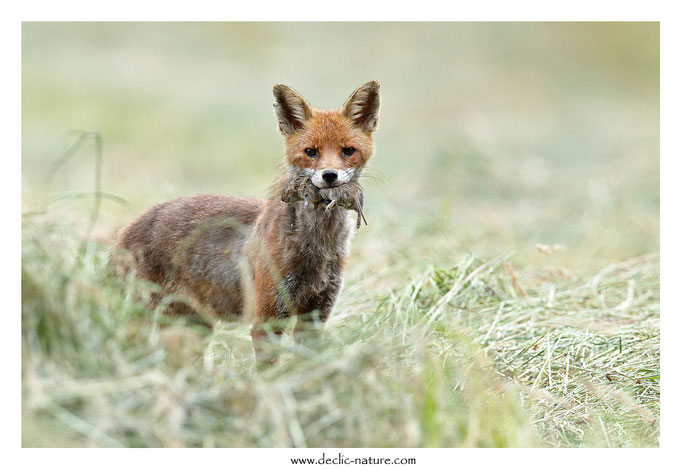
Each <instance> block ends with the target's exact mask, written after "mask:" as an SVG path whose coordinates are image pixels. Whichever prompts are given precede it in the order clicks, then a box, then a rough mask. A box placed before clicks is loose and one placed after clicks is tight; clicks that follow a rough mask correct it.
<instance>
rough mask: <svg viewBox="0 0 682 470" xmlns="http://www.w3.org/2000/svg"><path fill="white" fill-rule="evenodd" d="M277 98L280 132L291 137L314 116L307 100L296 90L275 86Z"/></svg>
mask: <svg viewBox="0 0 682 470" xmlns="http://www.w3.org/2000/svg"><path fill="white" fill-rule="evenodd" d="M272 94H273V95H274V96H275V104H274V107H275V114H276V115H277V122H278V124H279V131H280V132H281V133H282V134H283V135H291V134H294V133H295V132H296V131H299V130H301V129H302V128H303V123H304V122H305V121H306V120H307V119H309V118H310V117H311V116H312V115H313V111H312V109H311V108H310V105H309V104H308V103H307V102H306V100H305V99H304V98H303V97H302V96H301V95H299V94H298V93H297V92H296V90H294V89H293V88H291V87H288V86H286V85H281V84H280V85H275V86H274V87H273V88H272Z"/></svg>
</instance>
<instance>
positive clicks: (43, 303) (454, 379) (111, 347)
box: [22, 224, 660, 447]
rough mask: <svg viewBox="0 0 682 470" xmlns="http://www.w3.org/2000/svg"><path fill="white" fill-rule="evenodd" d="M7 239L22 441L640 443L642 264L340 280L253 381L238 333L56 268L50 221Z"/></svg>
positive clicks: (645, 271)
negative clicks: (14, 274) (324, 310)
mask: <svg viewBox="0 0 682 470" xmlns="http://www.w3.org/2000/svg"><path fill="white" fill-rule="evenodd" d="M25 234H26V238H25V240H24V247H23V249H24V263H23V267H22V296H23V316H22V333H23V334H22V338H23V343H22V356H23V375H24V390H23V392H24V406H23V419H24V430H23V432H24V435H23V443H24V445H25V446H64V445H77V446H90V445H95V446H238V447H244V446H266V447H271V446H315V447H320V446H322V447H385V446H398V447H402V446H437V447H451V446H538V445H550V446H557V445H558V446H602V445H606V446H656V445H657V442H658V416H659V407H658V400H659V373H660V372H659V352H658V351H659V335H658V315H659V311H658V285H659V281H658V274H659V270H658V258H657V257H656V256H653V255H649V256H641V257H639V258H635V259H632V260H629V261H626V262H623V263H620V264H616V265H612V266H609V267H607V268H606V269H604V270H602V271H601V272H599V273H598V274H596V275H594V276H592V277H589V278H582V279H574V278H570V277H569V278H567V277H566V274H565V273H564V272H562V271H560V270H553V269H543V270H527V271H521V272H518V273H515V272H514V271H513V268H511V264H510V261H509V260H507V259H505V258H497V259H491V260H481V259H479V258H477V257H475V256H473V255H468V256H465V257H463V259H462V260H461V261H460V262H459V263H458V264H456V265H455V266H449V267H433V268H430V269H428V270H426V271H424V272H423V273H421V274H420V275H418V276H417V277H415V278H414V279H412V280H409V281H408V282H406V284H405V286H404V287H402V288H401V289H399V290H393V289H390V290H385V291H375V292H363V289H362V287H361V286H354V285H349V286H348V288H347V291H346V294H345V296H346V298H349V299H352V300H353V302H346V303H345V305H344V303H342V305H341V308H339V309H337V312H336V316H335V318H334V319H333V320H332V321H331V323H330V324H329V325H328V327H327V328H326V329H325V332H324V335H323V338H322V341H321V343H320V344H318V345H314V346H312V347H310V346H305V347H304V346H301V345H296V344H295V343H293V342H292V341H291V339H290V338H286V339H285V341H284V345H283V348H284V351H285V353H284V355H283V357H282V360H281V363H280V364H278V365H277V366H275V367H273V368H272V369H270V370H267V371H265V372H262V373H257V372H256V371H255V369H254V361H253V357H252V351H251V342H250V338H249V336H248V328H247V327H246V326H245V325H241V324H232V323H227V324H220V325H218V327H217V328H216V329H215V331H214V332H211V333H209V332H207V331H206V330H203V329H201V328H199V327H191V326H188V325H187V324H186V323H185V321H184V319H179V320H178V319H170V318H166V317H162V316H159V315H158V313H157V314H156V315H152V313H151V312H148V311H145V309H144V306H143V305H142V304H141V303H140V302H139V301H135V300H134V299H136V298H139V297H141V298H144V293H145V289H146V287H145V286H141V285H138V283H137V282H134V281H133V280H129V282H127V283H125V284H123V283H120V282H118V281H117V280H115V279H112V278H111V276H109V274H108V272H107V269H106V260H107V250H106V249H105V248H104V247H99V246H96V245H89V246H88V249H87V250H86V252H85V253H86V254H85V257H84V261H83V262H82V263H80V265H77V266H75V270H74V265H73V264H74V263H73V260H74V259H75V258H76V251H77V249H78V246H79V244H78V243H77V240H74V239H73V238H72V234H70V233H69V232H68V231H66V230H65V229H64V228H60V227H58V226H42V225H37V226H33V225H32V224H31V226H27V227H25ZM353 303H356V305H353ZM358 304H362V305H363V307H359V306H358Z"/></svg>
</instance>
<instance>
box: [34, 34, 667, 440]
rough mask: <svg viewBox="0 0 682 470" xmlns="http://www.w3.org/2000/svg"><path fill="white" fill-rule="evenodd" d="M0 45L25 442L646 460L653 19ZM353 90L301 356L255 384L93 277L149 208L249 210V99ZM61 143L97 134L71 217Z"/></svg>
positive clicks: (204, 341) (653, 335) (254, 140)
mask: <svg viewBox="0 0 682 470" xmlns="http://www.w3.org/2000/svg"><path fill="white" fill-rule="evenodd" d="M311 37H315V38H316V40H314V41H311V40H310V38H311ZM22 40H23V62H22V80H23V97H22V119H23V123H22V126H23V136H22V139H23V149H22V152H23V155H22V170H23V171H22V198H23V206H24V207H23V211H24V213H25V216H24V218H23V226H22V235H23V240H22V398H23V400H22V416H23V419H22V440H23V445H24V446H143V447H144V446H328V447H355V446H357V447H387V446H388V447H391V446H399V447H402V446H408V447H409V446H444V447H449V446H566V447H580V446H583V447H587V446H613V447H624V446H627V447H644V446H647V447H648V446H658V434H659V424H658V422H659V417H660V409H659V377H660V365H659V364H660V359H659V354H660V352H659V351H660V345H659V338H660V336H659V335H660V332H659V313H660V312H659V280H660V279H659V278H660V273H659V259H658V252H659V239H658V237H659V159H658V132H659V123H658V96H659V93H658V26H657V25H656V24H646V23H639V24H625V23H609V24H598V23H591V24H571V23H552V24H520V23H505V24H489V23H480V24H475V23H468V24H446V23H439V24H391V23H385V24H286V23H278V24H259V23H252V24H172V25H171V24H107V23H103V24H97V25H88V24H68V23H66V24H49V23H41V24H38V23H35V24H32V23H26V24H25V25H24V26H23V38H22ZM310 64H315V67H312V68H311V66H310ZM339 67H342V68H343V70H344V71H345V72H346V73H344V74H341V75H340V74H339V72H338V71H339ZM372 78H376V79H379V80H380V81H381V83H382V98H383V103H382V111H381V123H380V129H379V131H378V132H377V133H376V143H377V155H376V156H375V157H374V158H373V160H372V161H371V162H370V168H369V169H368V174H369V175H370V177H368V178H366V179H364V180H363V185H364V188H365V195H366V208H365V209H366V211H365V212H366V216H367V218H368V222H369V225H368V226H367V227H365V226H363V227H362V228H361V229H360V230H359V231H358V233H357V234H356V236H355V238H354V240H353V244H352V246H353V247H352V253H351V258H350V260H349V263H348V268H347V271H346V275H345V287H344V290H343V292H342V295H341V297H340V299H339V301H338V303H337V305H336V307H335V309H334V312H333V314H332V317H331V319H330V321H329V323H328V324H327V326H326V328H325V331H324V333H323V337H322V340H321V342H320V343H319V344H317V345H315V346H309V347H304V346H299V345H296V344H295V343H294V342H293V341H292V339H291V337H290V336H289V335H285V337H284V341H283V346H282V347H283V349H284V352H283V355H282V360H281V362H280V363H279V364H278V365H277V366H275V367H273V368H271V369H269V370H267V371H264V372H261V373H258V372H256V371H255V367H254V361H253V352H252V347H251V341H250V337H249V335H248V326H247V325H243V324H240V323H224V324H223V323H221V324H219V325H218V326H217V327H216V329H215V330H214V331H212V332H209V331H207V330H205V329H202V328H200V327H198V326H193V325H190V324H188V323H187V322H186V321H185V319H182V318H180V319H178V318H175V319H171V318H167V317H165V316H163V315H160V314H159V312H149V311H147V310H145V308H144V306H143V305H144V302H143V300H144V297H145V295H147V294H148V290H149V289H150V286H146V285H142V284H141V283H138V282H135V281H133V280H128V281H126V282H123V281H120V280H117V279H115V278H112V277H111V276H109V275H108V272H107V270H106V260H107V256H108V250H109V248H110V246H111V243H112V240H113V236H114V233H115V231H116V230H117V229H118V228H120V227H121V226H122V225H123V224H125V223H127V222H128V221H130V220H131V219H132V218H133V217H134V216H135V215H137V214H138V213H140V212H141V211H142V210H144V209H146V208H147V207H149V206H150V205H151V204H152V203H154V202H159V201H162V200H166V199H170V198H172V197H177V196H180V195H186V194H192V193H197V192H222V193H232V194H240V195H252V196H261V195H264V194H265V192H266V188H267V186H268V184H269V183H270V182H271V181H272V179H273V178H274V177H275V172H276V165H277V163H278V162H279V158H280V157H279V155H280V148H279V147H280V142H279V138H278V135H277V134H276V131H275V123H274V116H273V115H272V111H271V96H270V88H271V86H272V84H273V83H276V82H285V83H289V84H291V85H293V86H294V87H295V88H297V89H298V90H299V91H300V92H301V93H302V94H303V95H304V96H306V97H307V98H309V100H310V101H311V102H312V104H313V105H319V106H334V105H338V104H340V103H341V102H342V101H343V99H344V98H345V97H346V96H347V95H348V94H349V93H350V91H351V90H352V89H353V88H354V87H355V86H356V85H358V84H359V83H361V82H362V81H364V80H367V79H372ZM70 129H84V130H86V131H96V132H99V133H100V134H101V135H102V137H103V143H104V152H103V161H102V165H103V166H102V168H101V170H102V171H101V179H100V180H99V182H100V184H101V189H102V190H103V191H104V192H105V193H106V195H107V196H106V197H104V198H103V199H101V201H100V206H99V208H98V211H97V215H98V218H97V223H96V224H95V225H94V227H90V225H89V221H90V217H91V214H92V212H91V211H92V204H93V199H92V191H93V189H94V188H95V185H94V181H95V179H94V178H93V175H94V174H95V168H94V166H93V162H94V160H95V159H94V158H93V155H95V151H94V150H93V147H92V145H91V141H88V142H86V144H85V145H84V146H83V147H82V148H81V149H80V150H79V151H78V152H77V153H76V154H75V155H74V156H73V158H72V159H70V160H69V161H68V162H67V163H66V164H65V165H63V166H62V167H61V168H59V170H58V171H56V172H54V174H52V173H53V171H54V166H53V165H54V162H55V161H56V160H57V159H58V158H59V157H60V156H61V155H63V153H64V149H65V148H66V147H68V146H69V145H70V144H72V143H73V137H71V138H70V139H71V140H68V139H67V141H66V142H65V135H69V134H68V133H67V131H68V130H70ZM50 175H51V176H52V180H51V184H50V186H49V187H47V185H46V183H45V181H46V178H47V177H48V176H50ZM45 198H47V199H48V200H49V201H50V204H49V205H48V207H47V209H48V211H47V212H46V213H40V212H39V210H40V209H42V208H44V206H43V204H44V201H45ZM122 203H123V204H122ZM538 244H542V245H549V246H553V245H560V248H561V249H557V250H554V251H553V252H552V253H550V254H545V253H542V250H539V249H538V248H536V245H538Z"/></svg>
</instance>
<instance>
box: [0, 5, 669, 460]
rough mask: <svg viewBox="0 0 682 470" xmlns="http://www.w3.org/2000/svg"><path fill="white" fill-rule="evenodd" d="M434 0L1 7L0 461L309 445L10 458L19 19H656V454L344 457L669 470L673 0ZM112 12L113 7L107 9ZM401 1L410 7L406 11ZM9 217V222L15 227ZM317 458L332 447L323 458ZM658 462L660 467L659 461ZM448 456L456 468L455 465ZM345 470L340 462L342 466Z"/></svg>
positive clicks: (476, 452) (259, 453) (231, 452)
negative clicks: (659, 368)
mask: <svg viewBox="0 0 682 470" xmlns="http://www.w3.org/2000/svg"><path fill="white" fill-rule="evenodd" d="M440 3H441V2H436V1H432V0H422V1H420V2H419V4H418V5H417V6H414V7H413V8H411V9H409V10H408V9H406V8H404V7H401V6H399V5H398V4H397V2H391V3H389V2H384V3H380V2H372V3H370V2H369V1H367V0H365V1H359V0H347V1H345V2H336V3H331V4H330V6H327V7H322V6H321V2H319V1H298V2H294V1H287V2H281V1H280V2H277V3H275V2H268V3H266V4H265V5H263V4H262V3H258V2H254V1H251V2H244V3H240V4H236V3H233V2H223V3H222V4H220V5H219V4H217V2H213V1H204V0H200V1H197V0H195V1H193V2H191V3H188V2H178V1H168V2H156V3H152V2H147V3H144V2H142V1H140V0H137V1H130V0H122V1H118V2H116V3H115V4H114V3H111V2H106V3H104V2H93V1H91V0H90V1H83V0H81V1H59V2H48V1H35V0H34V1H25V2H22V4H21V5H20V6H16V7H13V8H14V10H11V9H9V11H8V8H7V7H4V8H3V10H5V11H4V12H3V15H2V16H3V20H2V27H1V28H0V34H2V39H3V40H2V47H3V55H2V57H3V58H4V61H3V64H4V72H5V73H3V74H2V81H3V86H2V87H0V90H1V91H0V92H1V93H2V98H3V99H2V103H3V105H2V107H1V109H2V113H3V118H4V119H3V126H2V129H3V130H4V131H6V132H3V135H4V137H5V138H4V141H5V143H6V146H5V148H4V151H5V152H4V153H5V155H4V158H5V161H6V162H7V164H8V165H9V168H7V167H6V170H5V171H4V172H3V184H2V189H3V192H4V194H3V200H4V201H6V204H7V206H6V207H5V208H4V209H5V214H9V217H8V218H9V220H10V222H9V223H8V224H7V225H6V226H5V227H4V228H3V230H2V231H0V233H2V245H1V246H2V247H3V248H4V251H5V253H4V256H3V258H2V260H3V263H2V264H3V269H2V283H0V285H2V286H3V290H4V292H3V293H4V294H5V296H4V297H3V298H4V299H9V300H10V303H9V305H8V307H9V308H6V309H5V312H4V313H5V316H4V319H3V320H4V322H6V325H5V327H4V328H3V332H4V337H3V341H2V342H0V344H2V348H3V350H2V351H3V353H4V354H3V357H4V358H5V364H4V365H5V367H4V368H3V372H4V375H5V377H9V378H10V379H11V380H10V382H9V384H8V385H7V386H5V387H3V389H2V398H3V399H2V403H3V409H2V416H3V417H5V423H3V426H2V440H1V441H0V442H2V444H3V447H4V448H7V449H12V452H10V453H6V454H5V455H4V459H3V460H4V461H5V462H6V463H10V465H11V462H16V463H15V465H17V466H18V465H21V467H22V468H32V467H34V466H36V467H37V466H41V467H49V468H54V469H59V468H68V469H69V470H72V469H77V468H86V466H87V467H88V468H91V467H92V466H93V465H96V466H98V467H102V466H103V467H105V468H109V467H114V466H116V467H120V466H121V465H122V464H123V465H125V464H132V465H134V467H135V468H137V467H143V466H144V467H148V466H153V467H157V466H163V467H164V468H187V467H196V466H198V465H202V464H205V465H207V466H212V467H215V466H217V467H218V468H221V467H225V468H235V467H240V466H249V467H253V466H254V465H272V466H273V468H281V467H283V466H288V464H287V459H288V458H289V457H293V456H310V457H319V456H320V455H321V453H322V450H321V449H311V450H292V449H271V450H262V449H224V450H198V449H197V450H146V451H141V450H111V449H101V450H50V449H43V450H34V449H23V450H20V449H19V447H20V445H21V442H20V432H19V428H20V423H21V417H20V409H21V405H20V396H21V394H20V387H21V385H20V377H21V376H20V369H21V363H20V354H21V350H20V335H19V333H18V332H19V329H20V315H19V312H20V302H21V300H20V279H19V263H20V237H21V234H20V223H19V220H20V211H21V210H20V204H21V202H20V201H21V199H20V177H19V176H18V175H19V174H20V170H21V161H20V155H21V124H20V123H21V121H20V119H17V117H18V116H20V113H21V102H20V97H21V79H20V76H19V73H18V71H19V70H20V69H21V52H20V40H21V39H20V38H21V25H20V22H21V21H74V20H75V21H93V20H94V21H102V20H107V21H113V20H128V21H130V20H135V21H137V20H146V21H164V20H165V21H218V20H222V21H237V20H250V21H253V20H258V21H273V20H277V21H300V20H304V21H316V20H325V21H344V20H355V21H358V20H362V21H373V20H391V21H399V20H402V21H430V20H438V21H521V20H523V21H567V20H571V21H660V20H662V24H661V64H662V67H661V69H662V79H661V97H662V99H661V101H662V103H661V136H662V140H661V177H662V182H661V215H662V217H661V248H662V250H661V253H662V256H661V260H662V262H661V265H662V266H661V269H662V271H661V273H662V274H661V276H662V295H663V298H662V312H663V313H662V316H663V319H662V325H663V327H662V335H663V370H664V372H663V376H664V379H663V380H662V384H663V389H664V392H663V394H662V403H663V410H664V412H663V419H662V435H661V443H662V449H626V450H619V451H602V450H587V449H583V450H580V449H577V450H576V449H566V450H552V449H538V450H531V451H529V450H522V449H516V450H484V449H472V450H464V449H454V450H452V449H443V450H439V449H431V450H430V449H405V450H400V449H354V450H350V449H349V450H347V451H346V452H347V453H348V455H353V456H370V455H373V456H380V455H389V456H398V455H404V456H415V457H417V459H418V465H416V466H409V467H408V468H454V467H465V466H472V467H473V466H475V467H480V466H481V464H483V465H484V466H485V467H493V466H494V467H498V468H504V469H505V470H506V469H510V468H523V469H528V468H530V467H537V466H547V467H551V468H559V469H561V468H573V467H574V466H575V464H576V463H578V462H581V463H585V464H586V465H588V466H589V467H590V468H595V467H604V468H606V467H619V468H642V467H646V468H652V467H656V466H658V467H659V468H669V467H670V466H669V465H663V463H664V462H674V461H675V460H674V457H675V456H676V455H675V454H673V452H674V449H675V445H676V434H677V433H676V432H675V431H676V430H677V427H678V425H677V423H678V422H679V421H678V419H679V418H680V417H681V416H680V412H679V411H680V406H679V404H678V403H679V402H678V400H677V395H678V394H677V393H674V392H673V391H676V390H680V384H679V378H678V374H677V370H678V369H679V361H677V360H676V359H678V357H675V356H678V355H679V353H677V348H676V347H675V346H676V344H675V338H676V335H675V333H676V332H677V331H680V328H679V327H680V314H681V309H680V301H679V298H678V297H677V296H674V293H675V291H676V290H677V289H676V288H679V287H677V282H678V279H677V277H676V276H675V274H676V272H678V271H679V269H680V268H679V266H680V265H681V264H680V261H681V257H680V250H681V248H680V240H682V237H681V236H680V235H682V234H681V233H680V225H679V224H680V222H679V220H680V217H679V211H680V209H679V207H678V204H677V201H682V198H680V194H679V187H680V184H679V182H678V180H679V175H680V172H679V169H680V163H679V162H680V158H682V153H681V152H680V146H679V143H678V142H679V140H678V139H676V138H675V137H676V135H677V134H678V133H679V128H680V123H679V121H678V119H676V117H677V115H678V114H679V112H680V111H679V110H680V108H681V106H680V105H681V104H682V103H681V102H680V93H679V91H678V90H679V84H680V83H682V75H681V74H680V66H679V59H678V57H679V46H678V45H679V44H682V41H680V39H682V38H681V37H680V36H681V34H680V32H679V31H680V29H681V26H682V25H681V24H680V21H679V16H677V15H676V11H675V3H676V2H660V1H647V2H641V1H636V2H635V1H602V2H599V1H595V0H592V1H584V0H579V1H573V2H571V3H570V4H569V3H556V2H546V1H543V2H541V1H525V2H522V1H514V2H503V1H499V2H482V1H479V2H466V3H463V4H459V5H458V4H451V5H450V6H449V7H447V8H444V7H443V6H442V5H440ZM114 5H115V6H114ZM412 5H413V4H412ZM15 221H16V222H15ZM326 452H327V453H328V454H329V453H333V452H334V450H327V451H326ZM666 456H667V457H669V458H667V459H665V460H664V458H665V457H666ZM455 459H456V460H455ZM344 467H345V466H344Z"/></svg>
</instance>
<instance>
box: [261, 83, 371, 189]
mask: <svg viewBox="0 0 682 470" xmlns="http://www.w3.org/2000/svg"><path fill="white" fill-rule="evenodd" d="M273 94H274V95H275V104H274V106H275V114H276V115H277V121H278V125H279V131H280V132H281V133H282V135H284V137H285V139H286V144H285V163H286V164H288V166H289V167H291V168H293V169H296V170H298V171H299V172H301V173H304V174H306V175H307V176H308V177H309V178H310V181H312V183H313V184H314V185H315V186H317V187H318V188H328V187H333V186H340V185H342V184H344V183H347V182H349V181H351V180H355V179H357V178H358V177H359V176H360V173H361V172H362V169H363V168H364V166H365V164H366V163H367V160H369V158H370V157H371V156H372V154H373V153H374V143H373V142H372V133H373V132H374V131H375V130H376V129H377V125H378V123H379V104H380V98H379V82H377V81H370V82H367V83H365V84H363V85H361V86H359V87H358V88H357V89H356V90H355V91H354V92H353V93H352V94H351V95H350V97H349V98H348V99H347V100H346V102H345V103H344V105H343V106H342V107H341V109H336V110H323V109H316V108H312V107H310V105H309V104H308V103H307V101H306V100H305V99H304V98H303V97H302V96H301V95H300V94H298V93H297V92H296V91H295V90H294V89H293V88H291V87H288V86H287V85H275V86H274V88H273Z"/></svg>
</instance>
